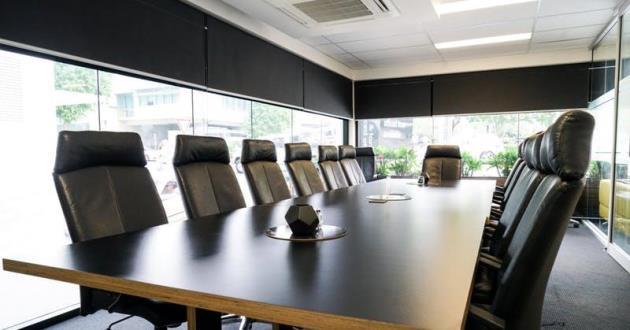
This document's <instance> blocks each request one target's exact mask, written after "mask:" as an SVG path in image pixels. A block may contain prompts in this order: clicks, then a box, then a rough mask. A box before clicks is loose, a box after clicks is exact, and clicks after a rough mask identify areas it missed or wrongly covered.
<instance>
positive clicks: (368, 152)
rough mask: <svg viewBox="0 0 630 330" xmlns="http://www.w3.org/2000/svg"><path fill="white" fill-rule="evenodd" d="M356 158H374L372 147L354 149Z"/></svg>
mask: <svg viewBox="0 0 630 330" xmlns="http://www.w3.org/2000/svg"><path fill="white" fill-rule="evenodd" d="M355 150H356V152H357V157H371V156H374V148H372V147H362V148H356V149H355Z"/></svg>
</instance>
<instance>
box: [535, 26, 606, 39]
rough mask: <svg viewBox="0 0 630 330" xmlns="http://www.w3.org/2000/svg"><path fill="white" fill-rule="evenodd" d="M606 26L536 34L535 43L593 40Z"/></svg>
mask: <svg viewBox="0 0 630 330" xmlns="http://www.w3.org/2000/svg"><path fill="white" fill-rule="evenodd" d="M604 26H605V25H590V26H582V27H575V28H570V29H560V30H550V31H542V32H534V36H533V37H532V41H533V42H550V41H559V40H570V39H580V38H590V39H591V40H593V39H594V38H595V37H596V36H597V35H598V34H599V33H600V32H601V31H602V29H603V28H604Z"/></svg>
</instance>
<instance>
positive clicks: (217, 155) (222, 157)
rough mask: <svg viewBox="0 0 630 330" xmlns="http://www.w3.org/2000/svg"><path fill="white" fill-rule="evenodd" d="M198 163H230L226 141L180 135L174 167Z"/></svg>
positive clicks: (176, 144) (176, 145) (215, 138)
mask: <svg viewBox="0 0 630 330" xmlns="http://www.w3.org/2000/svg"><path fill="white" fill-rule="evenodd" d="M198 162H216V163H224V164H229V163H230V152H229V151H228V146H227V143H225V140H224V139H222V138H218V137H211V136H193V135H178V136H177V140H176V143H175V155H174V156H173V165H175V166H182V165H186V164H190V163H198Z"/></svg>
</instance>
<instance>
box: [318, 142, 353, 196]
mask: <svg viewBox="0 0 630 330" xmlns="http://www.w3.org/2000/svg"><path fill="white" fill-rule="evenodd" d="M318 151H319V167H320V168H321V169H322V175H323V176H324V180H325V181H326V186H327V188H328V190H333V189H339V188H346V187H349V186H350V184H349V183H348V180H347V179H346V175H345V174H343V170H342V169H341V164H339V152H338V151H337V147H335V146H319V147H318Z"/></svg>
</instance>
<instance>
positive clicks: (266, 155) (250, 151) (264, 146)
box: [241, 139, 277, 164]
mask: <svg viewBox="0 0 630 330" xmlns="http://www.w3.org/2000/svg"><path fill="white" fill-rule="evenodd" d="M276 160H277V157H276V146H275V145H274V144H273V142H271V141H269V140H253V139H245V140H243V151H242V152H241V163H242V164H247V163H251V162H257V161H265V162H275V161H276Z"/></svg>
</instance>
